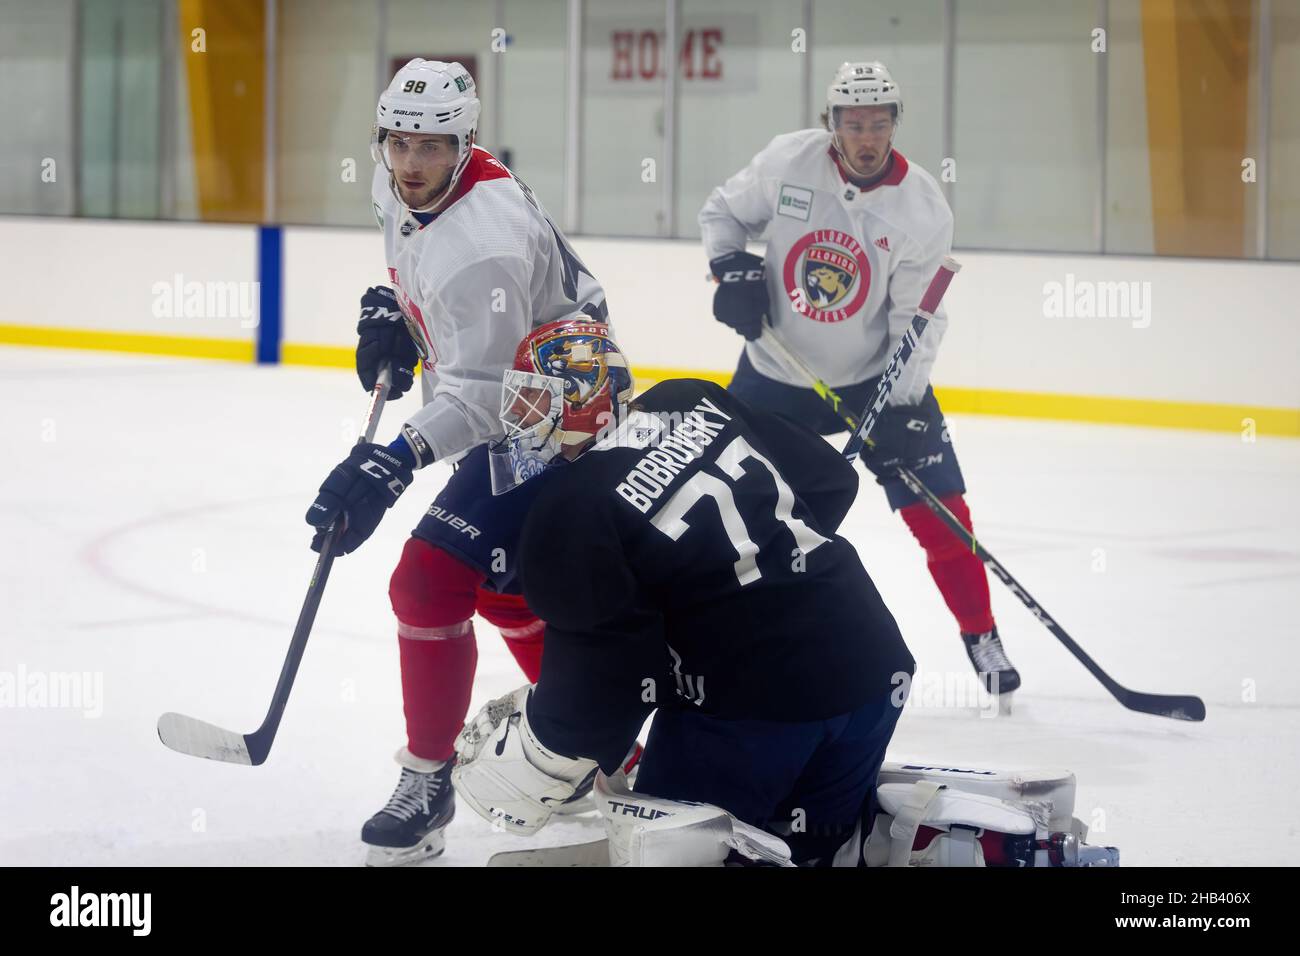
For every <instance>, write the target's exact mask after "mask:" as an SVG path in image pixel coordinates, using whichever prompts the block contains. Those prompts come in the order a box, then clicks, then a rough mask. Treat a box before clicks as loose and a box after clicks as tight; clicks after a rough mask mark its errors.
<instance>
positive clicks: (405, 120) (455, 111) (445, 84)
mask: <svg viewBox="0 0 1300 956" xmlns="http://www.w3.org/2000/svg"><path fill="white" fill-rule="evenodd" d="M479 112H480V105H479V100H478V94H477V91H476V90H475V87H474V78H473V77H472V76H470V75H469V71H468V70H466V69H465V67H463V66H461V65H460V64H459V63H444V62H442V61H441V60H424V59H420V58H419V57H416V58H415V59H414V60H411V61H410V62H409V63H407V64H406V65H405V66H404V67H402V68H401V69H400V70H398V71H397V75H396V76H394V77H393V81H392V82H391V83H389V84H388V89H386V90H384V92H382V93H380V94H379V105H378V107H377V108H376V111H375V125H374V127H373V128H372V130H371V136H370V156H371V158H372V159H374V161H375V162H376V163H382V164H383V165H384V168H385V169H387V170H388V174H389V175H388V187H389V189H391V190H392V191H393V195H395V196H397V199H398V201H399V202H404V200H403V199H402V197H401V194H400V193H398V191H397V183H396V182H395V181H394V179H393V175H392V173H393V167H392V164H391V163H390V162H389V161H388V157H387V155H386V152H385V148H384V140H385V138H386V137H387V135H388V133H389V131H393V132H403V133H437V134H442V135H450V136H454V137H456V166H455V168H454V169H453V170H452V174H451V180H450V181H449V182H448V184H447V188H446V189H445V190H444V191H443V193H442V195H441V197H440V198H439V199H438V201H437V202H435V203H433V204H432V205H431V206H430V207H429V208H428V209H422V210H415V211H416V212H432V211H433V210H435V209H436V208H437V207H438V206H439V205H441V204H442V203H443V202H444V201H445V200H446V198H447V197H448V196H450V195H451V193H452V190H453V189H455V187H456V182H457V180H459V179H460V175H461V173H463V172H464V171H465V165H466V164H467V163H468V162H469V158H470V155H471V154H472V152H473V149H474V140H475V138H476V136H477V133H478V117H479Z"/></svg>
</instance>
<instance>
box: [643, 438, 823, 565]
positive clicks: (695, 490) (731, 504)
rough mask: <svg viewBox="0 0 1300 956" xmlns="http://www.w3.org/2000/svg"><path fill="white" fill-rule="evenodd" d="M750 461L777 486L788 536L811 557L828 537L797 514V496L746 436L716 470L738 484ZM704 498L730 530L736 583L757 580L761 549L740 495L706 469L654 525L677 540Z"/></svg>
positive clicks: (725, 452)
mask: <svg viewBox="0 0 1300 956" xmlns="http://www.w3.org/2000/svg"><path fill="white" fill-rule="evenodd" d="M750 458H752V459H753V460H754V461H756V462H758V463H759V464H760V465H762V466H763V467H764V468H766V469H767V470H768V472H769V473H770V474H771V476H772V480H773V481H774V482H776V514H775V517H776V518H777V520H779V521H780V522H781V523H782V524H784V525H785V526H786V527H787V528H789V529H790V533H791V534H793V535H794V541H795V545H796V546H797V547H798V548H799V550H800V552H802V553H803V554H808V553H809V552H810V551H813V550H814V549H816V548H818V547H820V546H821V545H823V544H826V543H827V541H829V540H830V539H829V538H823V537H822V536H821V535H820V534H818V533H817V532H816V531H814V530H813V529H812V528H810V527H808V525H806V524H804V522H803V521H801V520H800V519H798V518H796V517H795V516H794V513H793V509H794V492H793V491H792V490H791V489H790V486H789V485H788V484H786V483H785V480H784V479H783V478H782V477H781V475H780V473H779V472H778V471H777V470H776V469H775V468H774V467H772V463H771V462H770V461H768V460H767V459H766V458H764V457H763V456H762V455H760V454H759V453H758V452H757V451H755V450H754V449H753V447H752V446H751V445H750V444H749V442H747V441H745V439H744V438H743V437H741V436H738V437H736V438H734V439H732V441H731V443H730V444H729V445H727V447H726V448H724V449H723V450H722V453H721V454H720V455H718V460H717V466H718V468H720V469H721V470H722V472H723V473H724V474H725V475H726V476H727V477H728V478H730V479H731V480H732V481H733V482H735V481H739V480H740V479H741V478H742V477H744V475H745V473H746V470H745V466H744V462H745V460H746V459H750ZM706 495H707V496H708V497H710V498H712V499H713V500H714V503H715V504H717V506H718V514H719V516H720V517H721V518H722V527H723V530H725V531H726V533H727V538H728V540H730V542H731V546H732V547H733V548H735V549H736V554H737V559H736V562H735V569H736V579H737V580H738V581H739V582H740V585H741V587H744V586H745V585H746V584H750V583H752V582H754V581H757V580H758V579H759V578H761V577H762V576H763V575H762V572H760V571H759V569H758V545H756V544H755V543H754V541H753V539H752V538H751V537H750V536H749V529H748V528H747V527H746V526H745V520H744V518H742V517H741V515H740V511H739V509H737V507H736V497H735V495H733V494H732V493H731V486H730V485H729V484H727V482H725V481H723V480H722V479H720V478H717V477H715V476H713V475H711V474H709V473H707V472H705V471H703V470H701V471H697V472H696V473H695V474H694V475H692V476H691V478H690V480H689V481H687V482H686V484H684V485H682V486H681V488H679V489H677V492H676V493H675V494H674V495H673V496H672V497H671V498H669V499H668V501H667V502H665V503H664V506H663V507H662V508H660V509H659V512H658V514H656V515H655V516H654V517H653V518H652V519H651V523H652V524H653V525H654V526H655V527H656V528H658V529H659V530H660V531H662V532H663V533H664V534H666V535H668V537H670V538H672V539H673V540H674V541H676V540H677V539H678V538H680V537H681V536H682V535H683V534H685V533H686V531H687V530H689V528H690V525H689V524H687V523H686V514H687V512H689V511H690V510H691V509H692V508H693V507H695V505H696V504H697V503H698V502H699V500H700V499H701V498H703V497H705V496H706Z"/></svg>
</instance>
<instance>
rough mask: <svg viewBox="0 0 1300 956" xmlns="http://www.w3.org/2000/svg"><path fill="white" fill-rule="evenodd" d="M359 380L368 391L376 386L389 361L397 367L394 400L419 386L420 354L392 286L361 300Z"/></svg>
mask: <svg viewBox="0 0 1300 956" xmlns="http://www.w3.org/2000/svg"><path fill="white" fill-rule="evenodd" d="M357 335H359V336H360V338H359V339H358V340H357V377H358V378H360V379H361V385H362V387H363V388H365V390H366V391H367V392H369V391H371V390H373V389H374V387H375V381H376V380H377V379H378V378H379V370H380V369H381V368H383V367H384V364H385V363H386V362H391V363H392V366H393V372H392V383H391V385H390V386H389V388H388V398H389V399H390V400H392V399H395V398H401V397H402V396H403V395H405V394H406V390H407V389H408V388H410V387H411V386H412V385H413V384H415V373H414V372H413V371H412V370H413V369H414V368H415V363H416V362H418V361H419V360H420V353H419V351H418V350H417V349H416V347H415V341H414V340H413V339H412V338H411V333H410V331H409V330H408V329H407V328H406V320H405V319H404V318H403V317H402V310H401V309H400V308H399V307H398V305H397V296H396V294H395V293H394V292H393V290H392V289H390V288H388V286H384V285H377V286H372V287H371V288H369V289H367V290H366V294H365V295H363V296H362V297H361V321H360V322H358V323H357Z"/></svg>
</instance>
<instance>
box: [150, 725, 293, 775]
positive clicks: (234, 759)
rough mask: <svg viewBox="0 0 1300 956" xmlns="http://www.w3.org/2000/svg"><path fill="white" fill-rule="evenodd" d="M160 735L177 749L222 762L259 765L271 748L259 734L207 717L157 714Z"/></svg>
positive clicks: (163, 740) (161, 738) (251, 765)
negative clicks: (218, 724)
mask: <svg viewBox="0 0 1300 956" xmlns="http://www.w3.org/2000/svg"><path fill="white" fill-rule="evenodd" d="M158 739H159V740H161V741H162V742H163V744H164V745H165V746H167V747H170V748H171V749H172V750H175V751H176V752H177V753H182V754H189V755H190V756H191V757H203V758H205V759H207V760H220V761H222V762H223V763H241V764H244V765H245V766H248V767H256V766H257V765H258V764H260V763H261V762H262V761H264V760H265V759H266V755H267V753H268V752H269V751H268V749H267V748H266V747H265V746H264V745H262V746H259V744H260V743H261V742H260V741H259V740H257V735H256V734H237V733H235V732H234V731H233V730H226V729H225V728H223V727H218V726H217V725H216V724H210V723H208V722H207V721H206V720H198V719H196V718H194V717H186V716H185V715H184V714H174V713H166V714H163V715H162V716H161V717H159V718H158Z"/></svg>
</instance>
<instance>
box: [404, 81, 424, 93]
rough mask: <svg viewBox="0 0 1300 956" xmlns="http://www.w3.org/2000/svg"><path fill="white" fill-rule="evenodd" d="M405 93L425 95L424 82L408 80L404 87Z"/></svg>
mask: <svg viewBox="0 0 1300 956" xmlns="http://www.w3.org/2000/svg"><path fill="white" fill-rule="evenodd" d="M402 92H403V93H423V92H424V80H407V81H406V85H405V86H404V87H402Z"/></svg>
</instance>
